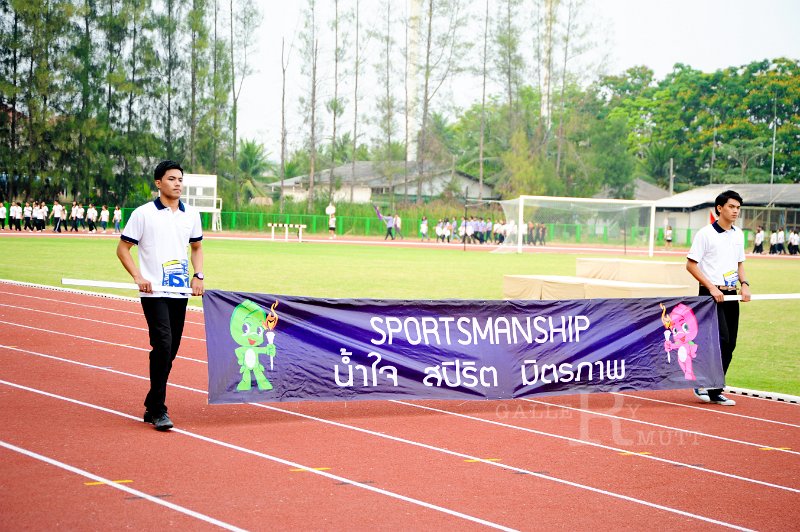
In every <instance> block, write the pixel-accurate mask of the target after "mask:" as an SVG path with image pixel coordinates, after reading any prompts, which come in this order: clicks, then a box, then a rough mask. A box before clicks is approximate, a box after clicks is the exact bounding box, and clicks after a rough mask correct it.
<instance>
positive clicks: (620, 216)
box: [492, 196, 656, 257]
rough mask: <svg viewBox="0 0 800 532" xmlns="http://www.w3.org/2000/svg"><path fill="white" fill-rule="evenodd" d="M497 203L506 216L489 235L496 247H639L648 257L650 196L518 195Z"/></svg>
mask: <svg viewBox="0 0 800 532" xmlns="http://www.w3.org/2000/svg"><path fill="white" fill-rule="evenodd" d="M500 204H501V205H502V207H503V215H504V218H505V219H504V220H502V221H501V222H502V223H500V224H499V225H500V227H497V226H498V224H495V227H494V230H493V235H492V236H493V238H494V240H495V242H496V243H497V244H499V246H498V248H497V249H496V250H495V251H497V252H501V253H502V252H517V253H521V252H522V250H523V248H524V247H525V246H536V245H549V244H554V245H586V246H601V247H610V248H619V249H620V250H627V249H628V248H640V249H647V250H648V253H649V255H650V256H651V257H652V256H653V243H654V239H655V214H656V208H655V203H654V202H652V201H635V200H611V199H594V198H568V197H550V196H520V197H519V198H516V199H510V200H503V201H500Z"/></svg>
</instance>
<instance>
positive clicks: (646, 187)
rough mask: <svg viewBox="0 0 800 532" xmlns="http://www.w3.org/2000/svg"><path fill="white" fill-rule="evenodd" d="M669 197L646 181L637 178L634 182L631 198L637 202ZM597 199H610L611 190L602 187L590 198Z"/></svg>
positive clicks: (664, 191)
mask: <svg viewBox="0 0 800 532" xmlns="http://www.w3.org/2000/svg"><path fill="white" fill-rule="evenodd" d="M667 196H669V192H667V191H666V190H664V189H663V188H660V187H657V186H656V185H653V184H651V183H648V182H647V181H644V180H642V179H639V178H637V179H636V180H635V181H634V191H633V198H632V199H634V200H637V201H656V200H659V199H661V198H665V197H667ZM592 197H594V198H597V199H612V195H611V189H610V188H608V187H604V188H603V190H601V191H600V192H598V193H597V194H595V195H594V196H592Z"/></svg>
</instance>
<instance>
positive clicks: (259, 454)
mask: <svg viewBox="0 0 800 532" xmlns="http://www.w3.org/2000/svg"><path fill="white" fill-rule="evenodd" d="M0 384H4V385H6V386H10V387H12V388H17V389H20V390H25V391H27V392H32V393H36V394H39V395H44V396H46V397H50V398H53V399H58V400H61V401H66V402H69V403H73V404H76V405H80V406H83V407H86V408H92V409H95V410H100V411H102V412H105V413H108V414H114V415H117V416H121V417H124V418H128V419H136V420H138V419H139V418H137V417H134V416H131V415H130V414H126V413H124V412H119V411H117V410H112V409H110V408H106V407H103V406H99V405H95V404H92V403H87V402H84V401H80V400H78V399H72V398H70V397H65V396H63V395H58V394H54V393H50V392H46V391H44V390H39V389H37V388H31V387H28V386H24V385H22V384H17V383H13V382H8V381H4V380H0ZM171 432H175V433H177V434H182V435H184V436H188V437H190V438H194V439H197V440H200V441H203V442H206V443H211V444H214V445H218V446H220V447H225V448H227V449H231V450H234V451H237V452H241V453H245V454H249V455H252V456H256V457H258V458H264V459H266V460H269V461H272V462H277V463H279V464H283V465H286V466H289V467H291V468H293V469H302V470H303V471H307V472H309V473H314V474H315V475H319V476H321V477H325V478H328V479H330V480H335V481H337V482H344V483H347V484H348V485H351V486H357V487H359V488H362V489H365V490H367V491H371V492H374V493H378V494H380V495H385V496H387V497H391V498H393V499H398V500H400V501H403V502H407V503H411V504H414V505H417V506H422V507H423V508H427V509H429V510H434V511H437V512H441V513H444V514H447V515H450V516H453V517H458V518H460V519H465V520H467V521H472V522H474V523H478V524H480V525H484V526H488V527H490V528H495V529H498V530H507V531H509V532H511V531H513V530H515V529H513V528H509V527H506V526H503V525H500V524H498V523H493V522H491V521H487V520H485V519H481V518H479V517H475V516H472V515H468V514H465V513H462V512H459V511H456V510H451V509H449V508H445V507H443V506H439V505H436V504H432V503H429V502H425V501H422V500H420V499H415V498H413V497H408V496H406V495H401V494H399V493H395V492H393V491H389V490H385V489H383V488H378V487H376V486H371V485H369V484H364V483H362V482H358V481H355V480H351V479H349V478H346V477H342V476H339V475H335V474H333V473H329V472H327V471H321V470H319V469H315V468H314V467H312V466H306V465H303V464H300V463H297V462H293V461H291V460H286V459H284V458H279V457H277V456H272V455H269V454H266V453H262V452H260V451H255V450H253V449H248V448H247V447H242V446H239V445H235V444H233V443H228V442H225V441H222V440H218V439H215V438H210V437H208V436H203V435H202V434H197V433H195V432H190V431H187V430H182V429H175V428H173V429H172V430H171ZM0 443H2V441H0ZM81 474H82V473H81ZM87 476H88V474H87ZM89 478H92V479H94V480H95V481H97V482H106V483H109V484H110V485H113V486H114V487H122V486H121V485H118V484H114V483H111V481H109V480H105V479H102V478H101V477H95V476H93V475H92V476H89ZM128 490H130V488H128ZM131 491H134V490H131ZM156 500H159V499H156ZM162 502H163V501H162Z"/></svg>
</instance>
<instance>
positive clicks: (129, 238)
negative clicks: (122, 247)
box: [119, 235, 139, 246]
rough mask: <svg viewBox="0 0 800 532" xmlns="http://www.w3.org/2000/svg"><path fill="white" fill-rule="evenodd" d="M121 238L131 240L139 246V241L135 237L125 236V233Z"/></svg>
mask: <svg viewBox="0 0 800 532" xmlns="http://www.w3.org/2000/svg"><path fill="white" fill-rule="evenodd" d="M119 238H120V240H124V241H125V242H130V243H131V244H133V245H134V246H138V245H139V241H138V240H136V239H135V238H131V237H129V236H125V235H122V236H120V237H119Z"/></svg>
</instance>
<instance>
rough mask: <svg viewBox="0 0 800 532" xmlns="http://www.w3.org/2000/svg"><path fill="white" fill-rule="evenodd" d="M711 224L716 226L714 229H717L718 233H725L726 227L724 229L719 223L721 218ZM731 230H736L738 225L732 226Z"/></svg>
mask: <svg viewBox="0 0 800 532" xmlns="http://www.w3.org/2000/svg"><path fill="white" fill-rule="evenodd" d="M711 225H712V227H714V231H716V232H717V233H724V232H725V229H723V228H722V226H721V225H719V220H717V221H715V222H714V223H713V224H711ZM731 231H736V226H735V225H732V226H731Z"/></svg>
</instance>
